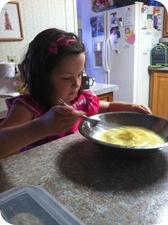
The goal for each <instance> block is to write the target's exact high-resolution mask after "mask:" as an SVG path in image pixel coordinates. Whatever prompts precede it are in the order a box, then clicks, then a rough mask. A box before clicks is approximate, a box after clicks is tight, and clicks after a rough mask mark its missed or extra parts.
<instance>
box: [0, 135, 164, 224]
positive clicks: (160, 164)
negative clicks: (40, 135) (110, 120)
mask: <svg viewBox="0 0 168 225" xmlns="http://www.w3.org/2000/svg"><path fill="white" fill-rule="evenodd" d="M0 184H1V185H0V192H4V191H6V190H8V189H10V188H13V187H17V186H21V185H28V184H29V185H40V186H42V187H43V188H44V189H45V190H47V191H48V192H49V193H50V194H51V195H52V196H53V197H54V198H55V199H57V200H58V201H59V202H60V203H62V204H63V205H64V206H65V207H66V208H67V209H68V210H69V211H70V212H71V213H73V214H74V215H76V216H77V217H78V218H79V219H80V220H81V221H83V222H84V223H85V224H87V225H119V224H120V225H152V224H155V225H156V224H159V223H160V222H162V221H164V222H165V223H164V224H168V221H167V223H166V221H165V220H166V217H167V215H168V149H165V150H164V151H159V152H156V153H155V154H154V155H153V156H151V157H148V158H141V159H123V158H117V157H114V156H113V155H112V154H110V152H107V151H105V150H104V151H103V150H101V149H99V148H98V147H97V146H96V145H95V144H94V143H92V142H91V141H90V140H87V139H86V138H84V137H83V136H82V135H81V134H80V133H76V134H72V135H69V136H67V137H65V138H61V139H58V140H56V141H53V142H50V143H47V144H44V145H42V146H38V147H36V148H34V149H32V150H29V151H27V152H23V153H19V154H17V155H13V156H10V157H8V158H6V159H3V160H1V161H0ZM167 219H168V217H167ZM160 225H161V224H160Z"/></svg>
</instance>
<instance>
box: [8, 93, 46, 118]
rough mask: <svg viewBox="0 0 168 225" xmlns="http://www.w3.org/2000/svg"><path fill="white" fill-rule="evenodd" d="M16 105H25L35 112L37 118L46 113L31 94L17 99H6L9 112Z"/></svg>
mask: <svg viewBox="0 0 168 225" xmlns="http://www.w3.org/2000/svg"><path fill="white" fill-rule="evenodd" d="M16 103H21V104H23V105H25V106H26V107H27V108H29V109H31V110H32V111H34V112H35V114H36V116H41V115H42V114H43V113H44V112H43V110H42V108H41V107H40V106H39V104H38V103H37V102H36V101H35V100H34V99H33V98H32V97H31V96H30V95H29V94H24V95H19V96H17V97H12V98H9V99H6V105H7V107H8V110H10V109H11V107H12V105H14V104H16Z"/></svg>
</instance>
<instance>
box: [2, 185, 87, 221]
mask: <svg viewBox="0 0 168 225" xmlns="http://www.w3.org/2000/svg"><path fill="white" fill-rule="evenodd" d="M0 211H1V215H2V218H3V219H4V220H5V221H7V222H8V223H9V224H14V225H20V224H23V225H84V224H83V223H82V222H81V221H80V220H79V219H78V218H76V217H75V216H74V215H73V214H71V213H70V212H69V211H68V210H66V209H65V208H64V207H63V206H62V205H61V204H60V203H59V202H58V201H56V200H55V199H54V198H53V197H52V196H51V195H50V194H49V193H48V192H47V191H45V190H44V189H43V188H42V187H40V186H33V185H27V186H21V187H17V188H13V189H10V190H8V191H6V192H3V193H1V194H0ZM2 218H1V219H0V221H1V220H2Z"/></svg>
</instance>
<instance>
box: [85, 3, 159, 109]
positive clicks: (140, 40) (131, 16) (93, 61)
mask: <svg viewBox="0 0 168 225" xmlns="http://www.w3.org/2000/svg"><path fill="white" fill-rule="evenodd" d="M162 24H163V7H158V6H147V5H143V3H141V2H136V3H135V4H133V5H129V6H124V7H121V8H113V9H111V10H108V11H102V12H97V13H94V12H92V13H91V16H90V29H91V31H90V36H91V38H87V39H85V40H84V42H86V44H87V46H90V47H89V48H87V57H88V58H89V60H90V62H89V63H90V66H89V67H88V71H86V72H87V73H88V74H89V75H90V76H92V77H94V78H95V80H96V82H97V83H109V84H116V85H118V87H119V90H118V91H116V92H115V93H114V100H115V101H126V102H133V103H138V104H143V105H146V106H148V104H149V79H150V76H149V72H148V66H149V65H150V50H151V49H152V48H153V47H154V46H156V45H157V44H158V43H159V38H160V37H162ZM83 32H85V29H84V28H83ZM88 36H89V35H88ZM89 42H91V45H90V44H89Z"/></svg>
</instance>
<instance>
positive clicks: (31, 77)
mask: <svg viewBox="0 0 168 225" xmlns="http://www.w3.org/2000/svg"><path fill="white" fill-rule="evenodd" d="M59 38H65V40H72V39H74V40H75V41H69V42H67V43H68V44H60V45H58V46H57V48H58V51H57V52H56V53H55V54H53V53H52V52H51V51H50V49H51V47H52V45H53V43H56V42H57V40H58V39H59ZM82 52H85V47H84V44H83V43H82V42H81V41H80V39H79V38H78V37H77V36H76V35H75V34H74V33H68V32H66V31H63V30H59V29H56V28H50V29H46V30H44V31H42V32H40V33H39V34H38V35H37V36H36V37H35V38H34V40H33V41H32V42H30V44H29V46H28V50H27V53H26V54H25V56H24V58H23V60H22V62H21V64H20V66H19V69H20V73H21V75H22V76H23V78H24V80H25V86H27V89H28V92H29V94H30V95H31V96H32V97H33V99H35V100H36V101H37V102H38V103H39V105H40V106H41V107H42V108H43V109H45V110H46V109H49V108H50V105H49V92H50V90H49V89H50V87H49V76H50V74H51V72H52V70H53V69H54V68H55V67H56V66H57V65H59V63H60V61H61V60H62V59H63V58H64V57H65V56H67V55H68V54H80V53H82Z"/></svg>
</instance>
